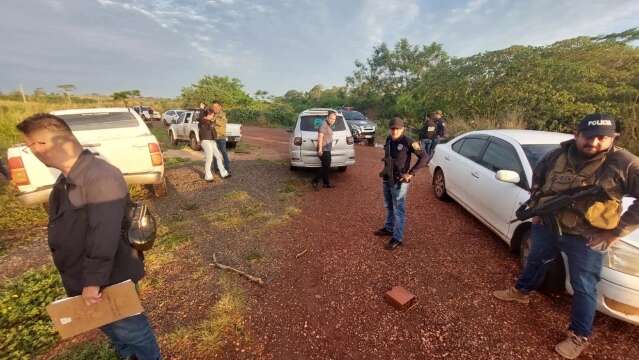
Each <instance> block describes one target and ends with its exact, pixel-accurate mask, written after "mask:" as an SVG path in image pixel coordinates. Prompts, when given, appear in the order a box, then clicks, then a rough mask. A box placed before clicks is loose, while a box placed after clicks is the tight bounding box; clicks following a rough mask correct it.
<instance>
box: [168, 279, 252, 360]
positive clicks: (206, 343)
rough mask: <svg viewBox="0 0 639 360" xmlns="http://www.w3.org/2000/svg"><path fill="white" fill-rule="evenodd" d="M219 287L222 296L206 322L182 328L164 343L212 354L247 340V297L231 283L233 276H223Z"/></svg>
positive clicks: (237, 286) (235, 284)
mask: <svg viewBox="0 0 639 360" xmlns="http://www.w3.org/2000/svg"><path fill="white" fill-rule="evenodd" d="M218 285H219V286H220V288H221V295H220V297H219V298H218V300H217V301H216V302H215V304H214V305H213V307H212V308H211V310H210V312H209V313H208V316H207V317H206V319H205V320H203V321H201V322H199V323H197V324H195V325H193V326H189V327H182V328H179V329H177V330H176V331H174V332H172V333H169V334H167V335H165V336H164V338H163V339H162V340H163V341H166V342H167V343H169V344H170V346H172V347H177V348H189V349H194V350H196V351H197V352H202V353H207V354H212V353H215V352H216V351H219V350H220V349H221V347H222V345H223V344H224V343H225V341H228V340H229V339H233V340H237V339H240V340H246V338H247V335H246V333H245V331H244V313H245V310H246V294H245V292H244V290H243V289H242V288H241V287H240V286H239V285H238V284H237V283H236V281H234V280H233V279H232V275H230V274H226V273H220V276H219V278H218Z"/></svg>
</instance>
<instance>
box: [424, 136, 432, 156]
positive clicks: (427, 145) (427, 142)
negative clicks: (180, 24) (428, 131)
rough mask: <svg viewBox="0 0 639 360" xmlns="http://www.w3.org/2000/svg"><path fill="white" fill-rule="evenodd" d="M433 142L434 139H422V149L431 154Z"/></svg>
mask: <svg viewBox="0 0 639 360" xmlns="http://www.w3.org/2000/svg"><path fill="white" fill-rule="evenodd" d="M432 143H433V139H422V149H424V151H425V152H426V154H428V156H430V147H431V144H432Z"/></svg>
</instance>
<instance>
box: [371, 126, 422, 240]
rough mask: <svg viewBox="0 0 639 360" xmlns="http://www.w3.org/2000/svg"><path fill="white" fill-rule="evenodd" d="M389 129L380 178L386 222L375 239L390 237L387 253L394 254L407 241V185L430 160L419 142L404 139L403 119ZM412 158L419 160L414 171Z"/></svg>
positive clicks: (376, 232)
mask: <svg viewBox="0 0 639 360" xmlns="http://www.w3.org/2000/svg"><path fill="white" fill-rule="evenodd" d="M389 128H390V135H389V136H388V137H387V138H386V143H385V144H384V170H382V172H381V173H380V174H379V175H380V177H382V178H383V190H384V207H385V208H386V222H385V223H384V227H383V228H381V229H379V230H377V231H375V235H377V236H391V239H390V241H389V242H388V244H387V245H386V249H388V250H394V249H395V248H397V247H398V246H399V245H401V244H402V240H403V238H404V223H405V221H406V209H405V202H406V201H405V200H406V193H407V192H408V185H409V184H410V182H411V180H412V179H413V176H414V175H415V170H417V169H419V168H422V167H424V166H425V165H426V163H427V160H428V159H427V155H426V153H425V152H424V149H422V147H421V145H420V144H419V142H418V141H413V140H412V139H411V138H409V137H407V136H405V135H404V122H403V121H402V119H401V118H399V117H395V118H393V119H392V120H391V121H390V124H389ZM412 154H415V155H416V156H417V162H416V163H415V165H413V167H411V166H410V165H411V164H410V163H411V156H412Z"/></svg>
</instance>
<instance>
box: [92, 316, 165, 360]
mask: <svg viewBox="0 0 639 360" xmlns="http://www.w3.org/2000/svg"><path fill="white" fill-rule="evenodd" d="M100 329H101V330H102V332H104V334H106V336H107V337H108V338H109V339H110V340H111V343H113V346H115V349H116V351H117V353H118V355H119V356H120V357H121V358H127V357H129V356H131V355H135V356H136V357H137V358H138V359H139V360H156V359H161V358H162V357H161V355H160V347H159V346H158V343H157V341H156V339H155V334H154V333H153V329H151V325H150V324H149V320H148V319H147V318H146V316H145V315H144V314H138V315H134V316H131V317H128V318H125V319H122V320H118V321H116V322H114V323H111V324H108V325H104V326H102V327H101V328H100Z"/></svg>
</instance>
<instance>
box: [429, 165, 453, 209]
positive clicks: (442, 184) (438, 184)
mask: <svg viewBox="0 0 639 360" xmlns="http://www.w3.org/2000/svg"><path fill="white" fill-rule="evenodd" d="M433 192H434V193H435V197H436V198H437V199H439V200H441V201H449V200H450V196H448V192H446V178H445V177H444V172H443V171H442V169H437V170H435V174H434V175H433Z"/></svg>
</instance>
